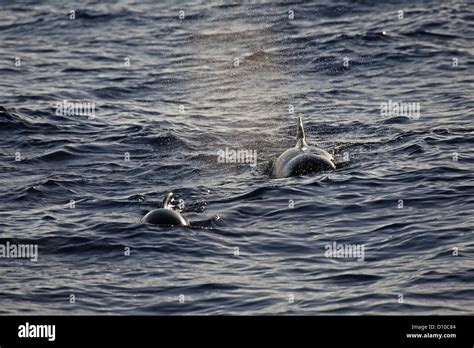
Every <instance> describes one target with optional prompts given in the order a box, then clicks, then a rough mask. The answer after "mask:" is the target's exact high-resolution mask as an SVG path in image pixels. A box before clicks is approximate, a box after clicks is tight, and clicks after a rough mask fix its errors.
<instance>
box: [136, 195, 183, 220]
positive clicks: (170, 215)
mask: <svg viewBox="0 0 474 348" xmlns="http://www.w3.org/2000/svg"><path fill="white" fill-rule="evenodd" d="M173 202H174V195H173V192H169V193H168V194H167V195H166V197H165V199H164V200H163V205H162V208H158V209H154V210H152V211H150V212H149V213H147V214H146V215H145V216H144V217H142V219H141V220H140V222H141V223H144V224H153V225H165V226H189V221H188V219H186V218H185V217H184V216H183V215H181V213H180V212H179V211H176V210H173V208H174V205H173Z"/></svg>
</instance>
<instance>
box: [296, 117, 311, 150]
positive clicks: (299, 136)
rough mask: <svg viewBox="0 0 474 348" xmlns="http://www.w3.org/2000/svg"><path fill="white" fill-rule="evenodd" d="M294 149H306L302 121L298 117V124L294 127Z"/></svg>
mask: <svg viewBox="0 0 474 348" xmlns="http://www.w3.org/2000/svg"><path fill="white" fill-rule="evenodd" d="M296 127H297V128H296V147H299V148H304V147H307V146H308V144H307V143H306V136H305V134H304V127H303V119H302V118H301V117H298V123H297V125H296Z"/></svg>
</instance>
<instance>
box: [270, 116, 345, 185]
mask: <svg viewBox="0 0 474 348" xmlns="http://www.w3.org/2000/svg"><path fill="white" fill-rule="evenodd" d="M334 169H336V165H335V164H334V157H333V156H332V155H331V154H330V153H329V152H327V151H325V150H323V149H320V148H318V147H309V146H308V144H307V143H306V137H305V133H304V127H303V120H302V119H301V117H300V118H299V119H298V124H297V132H296V145H295V147H293V148H291V149H288V150H286V151H285V152H283V153H282V154H281V155H280V156H278V158H277V159H276V161H275V162H274V163H273V167H272V170H271V177H272V178H275V179H281V178H287V177H290V176H300V175H308V174H313V173H318V172H323V171H328V170H334Z"/></svg>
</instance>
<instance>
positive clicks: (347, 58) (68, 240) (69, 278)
mask: <svg viewBox="0 0 474 348" xmlns="http://www.w3.org/2000/svg"><path fill="white" fill-rule="evenodd" d="M70 11H75V12H73V13H71V12H70ZM180 11H183V12H180ZM399 11H402V12H399ZM72 17H73V18H72ZM0 44H1V50H0V74H1V75H0V76H1V79H0V138H1V140H0V147H1V151H0V182H1V185H0V217H1V219H0V242H1V243H0V244H6V243H7V242H8V243H16V244H33V245H37V246H38V260H37V261H36V262H34V261H31V260H29V259H20V258H11V257H10V258H4V257H2V258H0V275H1V282H2V286H1V288H0V314H140V315H161V314H165V315H188V314H206V315H218V314H237V315H262V314H264V315H271V314H279V315H287V314H290V315H294V314H299V315H324V314H342V315H360V314H381V315H384V314H399V315H416V314H426V315H432V314H435V315H436V314H470V315H472V314H474V302H473V299H474V260H473V257H474V233H473V232H474V221H473V211H474V195H473V194H474V175H473V169H474V150H473V145H474V121H473V116H474V115H473V110H474V100H473V99H474V98H473V97H474V49H473V44H474V7H473V6H472V2H470V1H467V0H452V1H451V0H449V1H441V0H438V1H436V0H432V1H428V0H426V1H421V0H414V1H393V2H391V4H386V3H385V2H382V1H375V0H358V1H349V0H336V1H333V0H323V1H314V2H306V1H292V2H280V1H243V2H237V1H210V2H208V1H183V2H172V1H163V2H162V1H159V2H158V1H140V2H133V1H91V0H88V1H83V2H80V4H77V3H75V2H72V1H53V0H51V1H40V2H36V1H12V2H10V1H1V2H0ZM64 100H66V101H68V102H75V103H91V105H92V104H93V105H94V106H95V113H94V114H93V115H92V114H91V115H79V114H78V113H77V112H76V113H73V114H68V113H63V114H61V112H59V111H58V110H57V109H58V107H57V103H62V102H63V101H64ZM401 103H406V104H407V105H410V106H413V107H414V108H412V109H405V110H404V111H405V112H400V109H398V110H397V107H396V106H394V105H398V106H400V107H402V106H403V105H401ZM298 117H302V118H303V119H304V122H305V129H306V135H307V138H308V142H309V143H310V145H311V144H313V145H314V144H317V145H318V146H320V147H322V148H324V149H327V150H328V151H330V152H331V153H334V155H335V157H336V159H337V162H338V168H337V170H336V171H334V172H326V173H319V174H316V175H312V176H305V177H296V178H288V179H279V180H275V179H271V178H270V177H269V175H268V168H269V166H270V165H271V161H272V160H273V159H274V158H275V157H276V156H278V155H279V154H280V153H282V152H283V151H284V150H286V149H287V148H288V147H291V146H293V145H294V143H295V134H296V120H297V118H298ZM226 149H227V150H228V151H231V150H249V151H252V153H255V151H256V153H257V161H256V166H251V165H250V164H249V163H220V161H219V160H218V156H217V155H218V152H219V151H225V150H226ZM169 191H172V192H174V193H175V196H176V198H177V200H178V201H179V200H181V201H180V202H181V203H183V204H184V211H183V214H184V215H186V216H187V217H188V219H189V220H191V224H192V226H191V227H162V226H153V225H145V224H140V223H139V221H140V219H141V217H142V216H143V215H144V214H146V213H147V212H148V211H150V210H152V209H154V208H157V207H159V206H160V205H161V201H162V200H163V198H164V196H165V194H166V193H167V192H169ZM341 245H342V246H343V247H344V246H355V247H357V248H358V249H357V250H358V251H359V252H360V254H358V255H356V256H357V257H354V256H355V255H352V256H351V255H348V254H344V255H342V256H345V257H330V256H331V255H328V254H327V251H328V250H329V248H330V247H333V246H341ZM127 248H128V249H127ZM336 249H337V248H336ZM127 251H130V254H128V253H127ZM362 251H363V254H362ZM336 256H337V255H336ZM340 256H341V255H340Z"/></svg>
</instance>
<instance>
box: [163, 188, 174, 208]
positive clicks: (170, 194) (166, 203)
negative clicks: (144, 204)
mask: <svg viewBox="0 0 474 348" xmlns="http://www.w3.org/2000/svg"><path fill="white" fill-rule="evenodd" d="M172 200H173V192H168V194H167V195H166V197H165V199H164V200H163V208H164V209H171V208H170V204H171V201H172Z"/></svg>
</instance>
